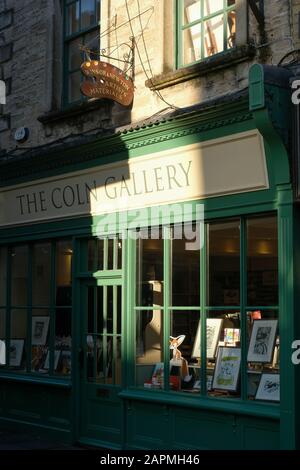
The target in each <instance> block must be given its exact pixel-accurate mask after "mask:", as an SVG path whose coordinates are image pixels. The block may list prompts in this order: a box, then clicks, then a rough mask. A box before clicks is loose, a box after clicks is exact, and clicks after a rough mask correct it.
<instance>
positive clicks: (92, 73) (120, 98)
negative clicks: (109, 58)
mask: <svg viewBox="0 0 300 470" xmlns="http://www.w3.org/2000/svg"><path fill="white" fill-rule="evenodd" d="M81 71H82V73H83V75H85V77H87V79H86V80H84V82H83V83H82V84H81V87H80V88H81V92H82V93H83V94H84V95H85V96H88V97H89V98H107V99H109V100H114V101H116V102H117V103H119V104H121V105H123V106H129V105H130V104H131V103H132V101H133V91H134V86H133V82H132V80H131V78H130V77H129V76H128V75H126V74H124V73H123V72H122V70H120V69H118V68H117V67H114V66H113V65H111V64H108V63H106V62H102V61H99V60H90V61H86V62H84V63H83V64H82V65H81Z"/></svg>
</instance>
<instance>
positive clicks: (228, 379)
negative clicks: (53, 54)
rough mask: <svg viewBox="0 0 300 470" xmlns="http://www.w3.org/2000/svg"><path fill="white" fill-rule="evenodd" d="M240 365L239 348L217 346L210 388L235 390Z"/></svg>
mask: <svg viewBox="0 0 300 470" xmlns="http://www.w3.org/2000/svg"><path fill="white" fill-rule="evenodd" d="M240 367H241V348H231V347H229V348H227V347H223V346H222V347H219V350H218V356H217V361H216V367H215V371H214V377H213V385H212V388H214V389H217V390H229V391H232V392H236V390H237V386H238V380H239V375H240Z"/></svg>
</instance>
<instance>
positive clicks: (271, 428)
mask: <svg viewBox="0 0 300 470" xmlns="http://www.w3.org/2000/svg"><path fill="white" fill-rule="evenodd" d="M239 422H240V423H241V424H240V428H241V434H242V440H243V443H242V446H243V447H242V448H243V450H278V449H280V426H279V422H274V423H272V422H269V423H268V422H262V421H259V420H256V419H250V418H244V419H243V418H239Z"/></svg>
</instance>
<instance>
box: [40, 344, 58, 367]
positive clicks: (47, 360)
mask: <svg viewBox="0 0 300 470" xmlns="http://www.w3.org/2000/svg"><path fill="white" fill-rule="evenodd" d="M60 353H61V351H60V350H57V349H55V351H54V370H56V369H57V366H58V361H59V358H60ZM49 362H50V351H48V352H47V356H46V359H45V362H44V365H43V369H46V370H49Z"/></svg>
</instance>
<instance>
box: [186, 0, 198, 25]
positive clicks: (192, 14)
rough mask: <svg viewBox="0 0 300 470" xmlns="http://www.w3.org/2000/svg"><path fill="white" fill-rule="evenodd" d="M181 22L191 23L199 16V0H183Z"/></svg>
mask: <svg viewBox="0 0 300 470" xmlns="http://www.w3.org/2000/svg"><path fill="white" fill-rule="evenodd" d="M183 9H184V20H183V24H188V23H192V22H193V21H196V20H198V19H200V18H201V0H184V2H183Z"/></svg>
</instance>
